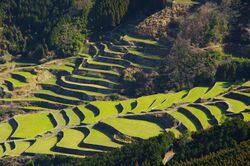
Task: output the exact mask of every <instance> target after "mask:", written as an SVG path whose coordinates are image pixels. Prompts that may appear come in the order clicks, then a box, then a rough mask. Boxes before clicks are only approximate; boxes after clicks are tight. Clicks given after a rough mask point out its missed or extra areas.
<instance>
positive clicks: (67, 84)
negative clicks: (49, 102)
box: [57, 77, 117, 94]
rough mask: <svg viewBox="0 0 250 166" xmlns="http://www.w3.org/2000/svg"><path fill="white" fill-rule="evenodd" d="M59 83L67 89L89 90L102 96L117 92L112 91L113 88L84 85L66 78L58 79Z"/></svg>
mask: <svg viewBox="0 0 250 166" xmlns="http://www.w3.org/2000/svg"><path fill="white" fill-rule="evenodd" d="M57 83H58V85H60V86H63V87H67V88H70V89H80V90H87V91H93V92H98V93H102V94H110V93H114V92H116V91H117V90H116V89H111V88H108V87H104V86H100V85H96V84H82V83H76V82H71V81H67V80H66V79H65V77H61V79H58V81H57Z"/></svg>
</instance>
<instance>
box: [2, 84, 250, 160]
mask: <svg viewBox="0 0 250 166" xmlns="http://www.w3.org/2000/svg"><path fill="white" fill-rule="evenodd" d="M224 84H227V86H226V87H225V88H224V89H223V88H218V87H221V86H220V85H224ZM228 88H230V90H228ZM214 89H217V90H218V92H217V91H216V90H214ZM249 90H250V89H249V87H247V86H245V84H244V83H243V84H241V85H234V84H230V83H220V82H217V83H216V84H215V85H214V86H213V87H202V88H201V87H197V88H193V89H191V90H186V91H181V92H177V93H169V94H156V95H151V96H144V97H140V98H137V99H129V100H125V101H93V102H90V103H88V104H86V105H84V104H83V105H79V106H75V107H72V108H66V109H62V110H51V111H45V110H44V111H40V112H37V113H31V114H24V115H18V116H14V117H13V118H12V119H9V120H8V121H6V122H2V123H1V124H0V132H1V133H5V134H4V135H0V145H1V146H0V147H1V149H0V156H1V157H12V156H18V155H27V156H30V155H34V154H37V153H40V154H55V155H70V156H74V157H86V156H91V155H93V154H96V153H102V152H105V151H109V150H111V149H114V148H118V147H121V146H123V145H124V144H127V143H130V142H132V141H136V140H140V139H147V138H150V137H153V136H157V135H158V134H160V133H162V132H165V131H172V132H173V133H174V134H175V135H176V136H180V135H181V133H183V132H185V131H186V130H189V131H197V130H199V129H206V128H210V127H211V126H213V125H217V124H221V123H222V122H223V121H224V120H225V119H226V118H230V117H232V116H237V117H241V118H243V119H244V120H246V121H249V120H250V116H249V115H250V114H249V104H247V99H248V100H250V93H249ZM235 94H244V97H241V95H236V96H235ZM208 96H209V97H208ZM204 98H207V99H204ZM231 98H233V99H231ZM198 99H202V100H198ZM231 100H233V101H234V102H232V101H231ZM240 102H241V103H244V108H245V109H244V110H243V108H241V107H238V103H240ZM238 109H239V110H238Z"/></svg>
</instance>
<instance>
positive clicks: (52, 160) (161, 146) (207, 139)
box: [26, 119, 250, 166]
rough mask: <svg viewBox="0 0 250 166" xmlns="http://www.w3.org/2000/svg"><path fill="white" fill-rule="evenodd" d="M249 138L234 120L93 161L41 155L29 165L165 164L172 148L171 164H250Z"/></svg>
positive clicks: (246, 126) (246, 128) (242, 125)
mask: <svg viewBox="0 0 250 166" xmlns="http://www.w3.org/2000/svg"><path fill="white" fill-rule="evenodd" d="M249 139H250V124H249V123H247V122H244V121H242V120H240V119H232V120H228V121H226V122H224V123H223V124H222V125H221V126H216V127H214V128H210V129H208V130H205V131H199V132H197V133H192V135H191V137H190V133H186V134H184V135H183V136H182V137H181V138H180V139H174V135H173V133H164V134H162V135H160V136H158V137H154V138H151V139H149V140H145V141H142V142H135V143H132V144H130V145H126V146H124V147H122V148H121V149H116V150H114V151H112V152H110V153H107V154H101V155H97V156H94V157H93V158H87V159H76V158H70V157H62V156H38V157H36V158H35V159H33V160H31V161H29V162H28V163H27V164H26V165H32V164H34V165H54V166H56V165H65V166H66V165H86V166H91V165H93V166H98V165H100V166H105V165H109V166H112V165H114V166H115V165H124V166H125V165H126V166H128V165H131V166H134V165H143V166H150V165H155V166H157V165H162V159H163V157H164V154H165V153H166V152H167V150H169V149H170V148H173V149H174V152H175V153H176V154H175V156H174V158H173V159H172V160H171V161H170V162H169V163H168V165H177V164H179V165H185V164H190V163H192V164H196V163H197V164H202V163H207V162H209V161H213V162H214V163H215V165H216V163H228V165H232V163H238V164H239V165H243V164H244V163H249V158H247V155H249V148H250V145H249ZM247 149H248V150H247ZM234 150H235V151H234ZM230 152H232V153H231V155H230V156H231V157H230V156H228V155H227V154H229V153H230ZM236 152H238V153H236ZM237 154H238V155H237ZM235 155H237V157H236V158H234V157H232V156H235ZM210 159H211V160H210Z"/></svg>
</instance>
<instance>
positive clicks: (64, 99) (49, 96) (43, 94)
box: [33, 90, 82, 105]
mask: <svg viewBox="0 0 250 166" xmlns="http://www.w3.org/2000/svg"><path fill="white" fill-rule="evenodd" d="M33 95H34V96H35V97H37V98H41V99H46V100H50V101H54V102H58V103H65V104H71V105H78V104H80V103H82V101H81V100H79V99H77V98H74V97H68V96H63V95H59V94H57V93H55V92H53V91H49V90H40V91H37V92H34V93H33Z"/></svg>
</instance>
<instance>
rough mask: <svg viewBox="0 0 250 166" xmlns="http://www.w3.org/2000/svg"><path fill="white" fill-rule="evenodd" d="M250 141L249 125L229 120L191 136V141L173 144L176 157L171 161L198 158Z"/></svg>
mask: <svg viewBox="0 0 250 166" xmlns="http://www.w3.org/2000/svg"><path fill="white" fill-rule="evenodd" d="M249 139H250V124H249V123H246V122H243V121H241V120H240V119H235V120H229V121H226V122H224V123H223V124H222V125H221V126H215V127H213V128H212V129H209V130H205V131H199V132H197V133H194V134H193V135H192V141H191V142H186V140H185V139H182V140H180V141H178V142H177V143H176V144H175V152H176V155H175V157H174V159H173V160H172V161H185V160H190V159H192V158H199V157H202V156H204V155H207V154H209V153H211V152H216V151H218V150H220V149H226V148H234V147H236V146H238V143H240V142H242V141H247V140H249Z"/></svg>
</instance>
